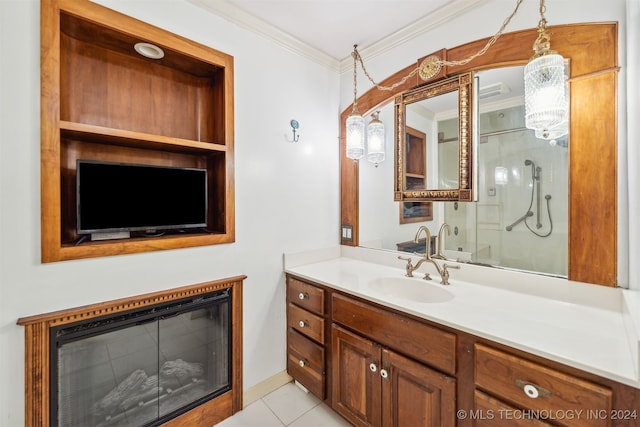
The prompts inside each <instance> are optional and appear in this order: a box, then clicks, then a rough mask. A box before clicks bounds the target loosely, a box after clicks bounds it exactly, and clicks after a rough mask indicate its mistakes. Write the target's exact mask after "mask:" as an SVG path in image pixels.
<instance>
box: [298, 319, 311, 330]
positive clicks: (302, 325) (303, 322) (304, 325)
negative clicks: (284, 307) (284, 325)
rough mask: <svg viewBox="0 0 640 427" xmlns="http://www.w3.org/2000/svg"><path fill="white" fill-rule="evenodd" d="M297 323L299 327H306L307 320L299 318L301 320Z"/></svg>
mask: <svg viewBox="0 0 640 427" xmlns="http://www.w3.org/2000/svg"><path fill="white" fill-rule="evenodd" d="M298 325H299V326H300V327H301V328H306V327H307V326H308V325H309V324H308V323H307V322H305V321H304V320H301V321H299V322H298Z"/></svg>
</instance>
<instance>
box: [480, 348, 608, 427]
mask: <svg viewBox="0 0 640 427" xmlns="http://www.w3.org/2000/svg"><path fill="white" fill-rule="evenodd" d="M475 384H476V386H477V387H480V388H482V389H484V390H485V391H486V392H488V393H491V394H493V395H495V396H497V397H499V398H500V399H504V400H506V401H509V402H513V403H514V404H516V405H519V406H521V407H523V408H527V409H532V410H534V411H547V412H549V413H559V412H560V411H565V412H566V411H571V413H573V414H579V413H582V414H583V415H584V416H583V417H577V416H576V417H575V418H573V419H569V418H568V417H566V418H565V419H562V420H556V421H558V422H560V423H561V424H563V425H567V426H609V425H611V424H610V419H609V418H608V417H587V416H586V415H585V414H586V412H587V411H590V413H600V411H601V413H606V414H609V413H610V412H611V406H612V391H611V390H610V389H608V388H605V387H602V386H599V385H597V384H593V383H591V382H589V381H585V380H582V379H580V378H576V377H574V376H571V375H568V374H565V373H563V372H560V371H556V370H555V369H552V368H549V367H546V366H544V365H541V364H538V363H534V362H531V361H529V360H526V359H522V358H520V357H518V356H514V355H512V354H509V353H505V352H503V351H500V350H496V349H494V348H491V347H488V346H485V345H483V344H476V345H475Z"/></svg>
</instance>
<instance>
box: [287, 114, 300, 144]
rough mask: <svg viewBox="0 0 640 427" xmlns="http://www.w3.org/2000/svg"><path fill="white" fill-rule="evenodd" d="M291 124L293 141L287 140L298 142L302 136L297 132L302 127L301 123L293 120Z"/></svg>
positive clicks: (291, 140) (290, 140)
mask: <svg viewBox="0 0 640 427" xmlns="http://www.w3.org/2000/svg"><path fill="white" fill-rule="evenodd" d="M289 124H290V125H291V132H292V133H293V139H288V138H287V140H288V141H289V142H298V140H299V139H300V134H296V130H297V129H298V128H299V127H300V123H298V121H297V120H296V119H291V121H290V122H289Z"/></svg>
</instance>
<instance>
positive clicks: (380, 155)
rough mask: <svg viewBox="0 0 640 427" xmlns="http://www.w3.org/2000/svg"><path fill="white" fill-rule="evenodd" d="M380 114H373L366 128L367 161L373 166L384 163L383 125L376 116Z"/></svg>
mask: <svg viewBox="0 0 640 427" xmlns="http://www.w3.org/2000/svg"><path fill="white" fill-rule="evenodd" d="M379 114H380V112H379V111H378V112H376V113H373V118H372V119H371V121H370V122H369V126H367V160H369V161H370V162H371V163H373V164H375V165H376V167H377V166H378V163H381V162H383V161H384V158H385V152H384V124H382V122H381V121H380V119H379V117H378V115H379Z"/></svg>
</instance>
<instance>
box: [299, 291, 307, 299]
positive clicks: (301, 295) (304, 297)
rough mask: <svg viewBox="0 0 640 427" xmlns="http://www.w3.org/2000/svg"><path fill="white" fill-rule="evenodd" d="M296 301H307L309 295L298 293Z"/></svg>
mask: <svg viewBox="0 0 640 427" xmlns="http://www.w3.org/2000/svg"><path fill="white" fill-rule="evenodd" d="M298 299H301V300H303V299H309V294H305V293H304V292H300V293H299V294H298Z"/></svg>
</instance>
